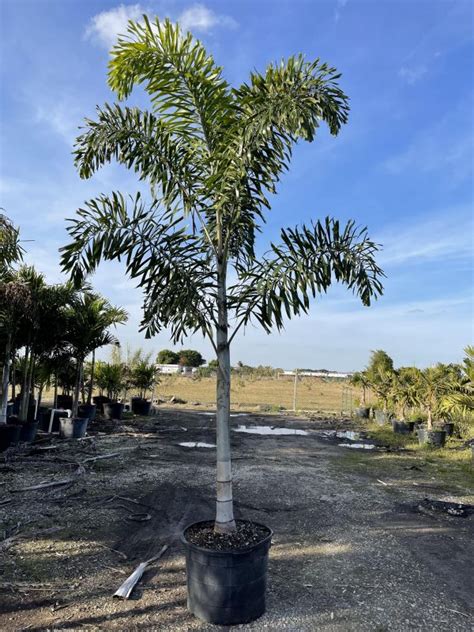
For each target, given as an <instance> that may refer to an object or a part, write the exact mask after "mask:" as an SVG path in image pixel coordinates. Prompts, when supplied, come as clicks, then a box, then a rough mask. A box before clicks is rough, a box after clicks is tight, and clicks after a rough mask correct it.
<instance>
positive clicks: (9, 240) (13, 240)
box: [0, 209, 24, 283]
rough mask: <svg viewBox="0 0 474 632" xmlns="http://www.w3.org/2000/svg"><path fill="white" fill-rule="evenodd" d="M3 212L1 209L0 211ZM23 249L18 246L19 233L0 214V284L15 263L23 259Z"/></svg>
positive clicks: (5, 217) (6, 218)
mask: <svg viewBox="0 0 474 632" xmlns="http://www.w3.org/2000/svg"><path fill="white" fill-rule="evenodd" d="M0 210H3V209H0ZM23 252H24V251H23V248H22V247H21V245H20V231H19V229H18V228H16V227H15V226H14V225H13V223H12V222H11V221H10V219H8V217H7V216H6V215H3V214H2V213H0V282H1V283H3V282H4V281H5V278H6V277H8V276H9V275H10V273H11V271H12V270H13V268H14V266H15V264H16V263H18V262H20V261H21V260H22V259H23Z"/></svg>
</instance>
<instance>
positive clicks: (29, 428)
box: [20, 421, 38, 443]
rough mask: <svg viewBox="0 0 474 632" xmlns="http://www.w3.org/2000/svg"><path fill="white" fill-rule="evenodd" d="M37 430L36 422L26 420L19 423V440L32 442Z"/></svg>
mask: <svg viewBox="0 0 474 632" xmlns="http://www.w3.org/2000/svg"><path fill="white" fill-rule="evenodd" d="M37 432H38V422H37V421H28V422H27V423H26V424H22V425H21V430H20V441H26V442H27V443H33V441H34V440H35V438H36V433H37Z"/></svg>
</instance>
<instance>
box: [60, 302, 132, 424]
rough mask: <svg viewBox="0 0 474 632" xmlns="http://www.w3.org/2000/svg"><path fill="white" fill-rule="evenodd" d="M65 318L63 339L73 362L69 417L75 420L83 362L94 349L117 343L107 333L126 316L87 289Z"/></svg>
mask: <svg viewBox="0 0 474 632" xmlns="http://www.w3.org/2000/svg"><path fill="white" fill-rule="evenodd" d="M67 315H68V325H67V334H66V339H67V342H68V344H69V347H70V349H71V351H72V354H73V356H74V358H75V361H76V380H75V386H74V393H73V407H72V415H73V416H77V412H78V407H79V394H80V388H81V382H82V374H83V365H84V361H85V359H86V357H87V356H88V355H89V354H90V353H92V352H93V351H95V349H98V348H99V347H102V346H104V345H109V344H114V343H117V342H118V341H117V339H116V337H115V336H114V335H112V334H111V333H110V332H109V331H108V330H109V328H110V327H111V326H112V325H117V324H121V323H124V322H125V321H126V320H127V313H126V312H125V310H123V309H120V308H118V307H113V306H112V305H110V303H109V302H108V301H107V300H106V299H105V298H103V297H101V296H99V295H98V294H95V293H93V292H91V291H90V290H88V289H86V290H85V291H79V292H78V293H77V294H76V296H75V297H74V299H73V300H72V301H71V304H70V305H69V306H68V312H67Z"/></svg>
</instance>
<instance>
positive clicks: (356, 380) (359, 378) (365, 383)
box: [350, 371, 370, 406]
mask: <svg viewBox="0 0 474 632" xmlns="http://www.w3.org/2000/svg"><path fill="white" fill-rule="evenodd" d="M350 383H351V384H352V386H355V387H356V388H360V389H362V397H361V400H360V404H361V406H365V405H366V403H367V390H368V389H369V388H370V381H369V378H368V377H367V374H366V372H365V371H357V372H356V373H354V374H353V375H351V379H350Z"/></svg>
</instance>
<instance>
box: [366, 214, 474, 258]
mask: <svg viewBox="0 0 474 632" xmlns="http://www.w3.org/2000/svg"><path fill="white" fill-rule="evenodd" d="M377 241H379V242H380V243H382V244H383V245H384V249H383V251H382V253H381V254H380V256H379V260H380V263H381V264H382V265H387V264H389V265H401V264H404V263H406V262H408V261H416V262H417V263H427V262H434V261H438V260H442V261H443V262H444V263H446V262H447V261H453V260H457V261H459V260H470V259H471V257H472V251H473V245H474V244H473V219H472V208H471V206H470V205H465V206H457V207H450V208H446V209H443V211H442V212H434V213H431V214H429V215H424V216H423V217H421V218H418V219H417V220H415V221H412V222H411V223H407V224H405V225H404V227H403V228H400V225H398V224H397V225H394V226H391V227H387V228H386V229H385V231H384V232H383V234H381V235H379V236H378V237H377Z"/></svg>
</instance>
